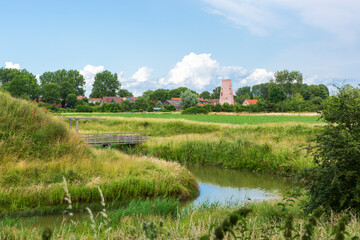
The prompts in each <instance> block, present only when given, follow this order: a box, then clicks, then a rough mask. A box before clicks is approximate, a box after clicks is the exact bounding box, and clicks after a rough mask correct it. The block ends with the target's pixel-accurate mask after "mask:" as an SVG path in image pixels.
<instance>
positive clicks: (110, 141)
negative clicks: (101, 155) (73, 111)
mask: <svg viewBox="0 0 360 240" xmlns="http://www.w3.org/2000/svg"><path fill="white" fill-rule="evenodd" d="M80 137H81V139H83V140H84V141H85V142H86V143H88V144H89V145H103V146H106V145H116V144H139V143H142V142H144V141H145V140H146V139H147V134H146V135H145V134H143V133H136V132H128V133H127V132H123V133H91V134H80Z"/></svg>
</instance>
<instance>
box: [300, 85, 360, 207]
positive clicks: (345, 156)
mask: <svg viewBox="0 0 360 240" xmlns="http://www.w3.org/2000/svg"><path fill="white" fill-rule="evenodd" d="M339 90H340V92H339V93H338V94H337V95H335V96H331V97H329V98H328V99H327V100H325V104H323V111H322V115H321V118H322V119H323V120H324V121H325V122H326V125H325V126H323V127H322V128H321V131H320V132H319V133H318V134H317V135H316V137H315V139H313V141H312V142H311V144H310V145H311V147H310V148H309V149H310V152H311V153H312V154H313V156H314V162H315V167H314V168H313V169H311V170H310V171H309V172H308V173H307V174H306V176H307V178H306V181H305V182H306V185H307V186H308V188H309V196H310V201H309V205H308V207H309V210H312V209H315V208H317V207H319V206H324V207H325V208H326V209H328V210H330V209H331V210H334V211H342V210H347V209H353V210H355V211H356V212H359V210H360V191H359V189H360V147H359V146H360V89H359V88H353V87H348V86H346V87H343V88H341V89H339Z"/></svg>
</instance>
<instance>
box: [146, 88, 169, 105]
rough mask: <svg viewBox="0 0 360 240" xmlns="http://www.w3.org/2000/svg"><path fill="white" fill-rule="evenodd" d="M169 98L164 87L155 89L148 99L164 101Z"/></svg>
mask: <svg viewBox="0 0 360 240" xmlns="http://www.w3.org/2000/svg"><path fill="white" fill-rule="evenodd" d="M168 99H169V92H168V91H167V90H165V89H161V88H160V89H157V90H155V91H153V92H152V93H151V94H150V100H153V101H160V102H164V101H165V100H168Z"/></svg>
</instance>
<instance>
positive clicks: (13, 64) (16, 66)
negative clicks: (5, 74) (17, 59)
mask: <svg viewBox="0 0 360 240" xmlns="http://www.w3.org/2000/svg"><path fill="white" fill-rule="evenodd" d="M5 68H14V69H20V64H18V63H12V62H5Z"/></svg>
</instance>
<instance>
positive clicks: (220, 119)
mask: <svg viewBox="0 0 360 240" xmlns="http://www.w3.org/2000/svg"><path fill="white" fill-rule="evenodd" d="M62 115H64V116H72V115H76V116H83V117H126V118H155V119H159V118H160V119H184V120H190V121H198V122H209V123H227V124H264V123H283V122H297V123H310V124H314V123H320V122H321V120H319V117H317V116H262V115H185V114H174V113H63V114H62Z"/></svg>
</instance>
